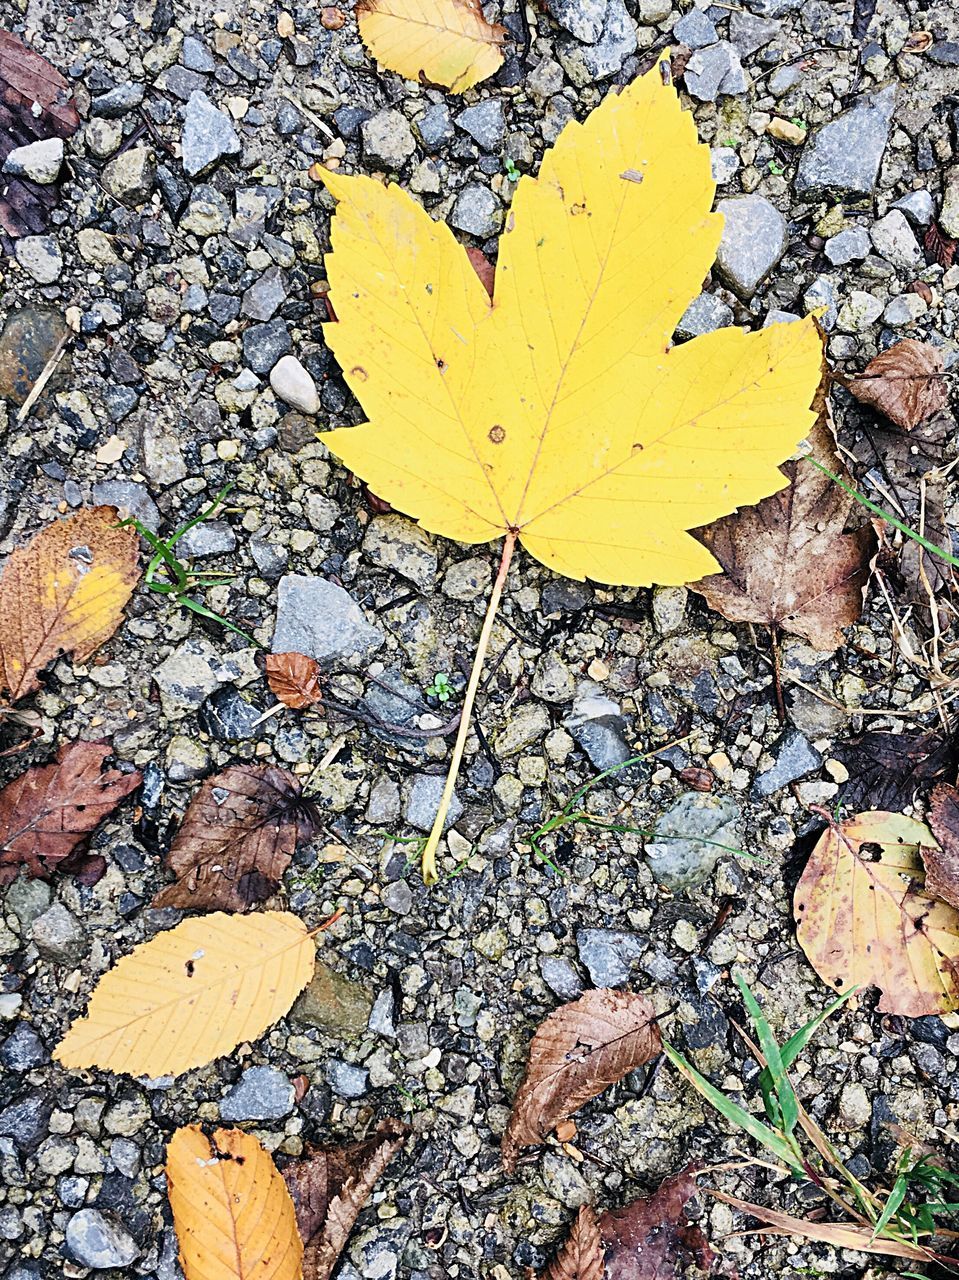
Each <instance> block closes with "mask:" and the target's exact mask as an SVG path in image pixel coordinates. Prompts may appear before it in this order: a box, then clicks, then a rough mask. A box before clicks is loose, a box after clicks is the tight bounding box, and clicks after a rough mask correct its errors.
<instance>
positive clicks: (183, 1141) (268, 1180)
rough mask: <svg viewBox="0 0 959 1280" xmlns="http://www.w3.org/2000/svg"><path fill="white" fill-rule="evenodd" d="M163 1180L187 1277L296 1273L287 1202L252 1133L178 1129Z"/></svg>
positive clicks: (279, 1277) (292, 1278) (297, 1253)
mask: <svg viewBox="0 0 959 1280" xmlns="http://www.w3.org/2000/svg"><path fill="white" fill-rule="evenodd" d="M166 1180H167V1195H168V1196H169V1198H170V1208H171V1209H172V1210H173V1225H174V1228H175V1229H176V1235H177V1240H178V1241H179V1245H180V1263H181V1265H182V1267H183V1272H184V1275H185V1276H186V1280H300V1276H301V1274H302V1273H301V1270H300V1262H301V1258H302V1256H303V1246H302V1244H301V1243H300V1237H299V1233H298V1231H297V1229H296V1215H295V1213H294V1211H293V1202H292V1200H291V1199H290V1196H289V1192H288V1191H287V1189H286V1186H285V1184H284V1182H283V1179H282V1178H281V1176H280V1174H279V1172H278V1171H277V1168H276V1165H275V1164H274V1163H273V1159H272V1157H271V1156H270V1154H269V1152H267V1151H266V1150H264V1148H263V1147H261V1146H260V1144H259V1142H257V1140H256V1138H254V1137H253V1136H252V1135H251V1134H248V1133H243V1132H242V1131H241V1130H240V1129H214V1130H213V1132H212V1134H210V1135H209V1136H208V1135H207V1134H206V1133H204V1131H203V1130H202V1129H201V1128H200V1126H199V1125H190V1126H189V1127H188V1128H185V1129H177V1131H176V1133H175V1134H174V1135H173V1137H172V1138H171V1139H170V1144H169V1146H168V1147H167V1155H166Z"/></svg>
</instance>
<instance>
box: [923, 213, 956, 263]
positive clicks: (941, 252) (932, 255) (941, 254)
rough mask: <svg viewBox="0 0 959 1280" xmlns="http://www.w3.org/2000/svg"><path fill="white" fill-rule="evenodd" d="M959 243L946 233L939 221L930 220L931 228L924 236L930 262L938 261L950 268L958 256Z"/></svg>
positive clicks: (925, 249) (924, 244)
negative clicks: (957, 247) (958, 247)
mask: <svg viewBox="0 0 959 1280" xmlns="http://www.w3.org/2000/svg"><path fill="white" fill-rule="evenodd" d="M957 243H959V242H957V241H955V240H953V239H952V238H951V237H950V236H947V235H946V233H945V232H944V231H943V230H942V228H941V227H940V226H939V224H938V223H937V222H935V221H932V222H930V223H929V229H928V231H927V232H926V234H925V235H924V236H923V238H922V247H923V250H924V251H925V255H926V261H927V262H928V263H930V264H933V263H938V265H939V266H940V267H946V268H947V269H948V268H949V267H951V266H952V263H953V259H954V258H955V256H956V244H957Z"/></svg>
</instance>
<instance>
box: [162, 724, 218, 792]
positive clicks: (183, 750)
mask: <svg viewBox="0 0 959 1280" xmlns="http://www.w3.org/2000/svg"><path fill="white" fill-rule="evenodd" d="M165 764H166V771H167V777H168V778H169V779H170V781H171V782H196V781H197V779H198V778H205V777H206V775H207V774H208V773H209V772H210V753H209V751H207V749H206V747H205V746H204V745H203V743H202V742H198V741H197V740H196V738H188V737H186V736H185V735H184V734H182V733H177V734H174V736H173V737H172V738H171V739H170V741H169V743H168V745H167V749H166V757H165Z"/></svg>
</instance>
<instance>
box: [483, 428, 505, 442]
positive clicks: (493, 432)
mask: <svg viewBox="0 0 959 1280" xmlns="http://www.w3.org/2000/svg"><path fill="white" fill-rule="evenodd" d="M487 438H488V439H490V440H492V442H493V444H502V443H503V441H504V440H505V439H506V432H505V431H504V430H503V428H502V427H501V426H499V425H497V426H495V427H490V429H489V435H488V437H487Z"/></svg>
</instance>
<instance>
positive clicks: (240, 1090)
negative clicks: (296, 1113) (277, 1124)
mask: <svg viewBox="0 0 959 1280" xmlns="http://www.w3.org/2000/svg"><path fill="white" fill-rule="evenodd" d="M295 1103H296V1095H295V1092H294V1089H293V1085H292V1084H291V1083H290V1081H289V1080H288V1079H287V1077H286V1076H285V1075H284V1074H283V1072H282V1071H278V1070H276V1068H275V1067H248V1068H247V1069H246V1071H244V1072H243V1075H242V1076H240V1078H239V1080H238V1081H237V1082H236V1084H235V1085H234V1086H233V1088H232V1089H231V1090H230V1092H229V1093H228V1094H227V1095H226V1097H225V1098H221V1099H220V1118H221V1119H223V1120H228V1121H230V1122H231V1123H232V1122H233V1121H235V1120H282V1119H283V1117H284V1116H288V1115H289V1114H290V1112H291V1111H292V1110H293V1107H294V1105H295Z"/></svg>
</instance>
